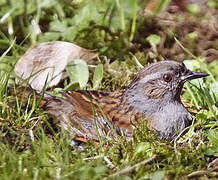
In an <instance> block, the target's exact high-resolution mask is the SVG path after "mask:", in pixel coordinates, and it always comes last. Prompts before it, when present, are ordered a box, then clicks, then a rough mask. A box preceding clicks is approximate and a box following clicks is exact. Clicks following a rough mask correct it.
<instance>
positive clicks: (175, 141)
mask: <svg viewBox="0 0 218 180" xmlns="http://www.w3.org/2000/svg"><path fill="white" fill-rule="evenodd" d="M190 127H191V126H188V127H186V128H185V129H183V130H182V132H181V133H180V134H179V135H178V136H177V137H176V138H175V140H174V146H173V147H174V151H175V153H178V151H177V148H176V143H177V141H178V139H179V138H180V137H181V136H182V135H183V133H184V132H185V131H187V130H188V129H189V128H190Z"/></svg>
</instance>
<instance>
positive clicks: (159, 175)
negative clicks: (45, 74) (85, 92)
mask: <svg viewBox="0 0 218 180" xmlns="http://www.w3.org/2000/svg"><path fill="white" fill-rule="evenodd" d="M23 2H24V1H22V0H20V4H19V3H17V1H11V2H10V3H9V4H8V3H6V2H5V1H0V7H1V9H0V23H1V26H0V37H1V39H0V53H1V57H0V154H1V156H0V179H34V180H36V179H81V180H83V179H87V180H88V179H103V178H105V179H125V180H129V179H163V178H164V177H165V178H166V179H182V178H183V179H186V178H187V175H188V174H190V173H192V172H195V171H199V170H208V174H207V176H205V178H206V177H211V178H214V179H215V176H217V174H215V172H214V171H212V169H211V168H209V167H208V165H209V163H210V162H211V161H213V160H214V159H215V158H217V157H218V145H217V142H218V133H217V132H218V131H217V130H218V112H217V106H218V84H217V81H218V74H217V72H218V61H217V60H216V59H214V60H213V61H212V62H211V63H208V62H206V61H205V60H204V58H202V57H200V54H197V55H196V56H193V55H192V53H193V51H192V50H193V49H191V50H190V49H189V47H187V46H188V44H183V46H184V47H185V48H184V50H185V51H186V52H185V51H183V55H184V57H187V56H189V57H191V56H192V58H193V59H195V60H192V61H185V63H186V65H187V66H188V67H189V68H190V69H192V70H195V71H204V72H207V73H209V74H210V76H209V77H207V78H206V79H205V80H197V81H193V82H192V83H189V84H186V86H185V88H184V93H183V98H185V99H186V100H187V101H188V102H189V104H190V107H189V110H190V111H195V113H193V115H194V116H195V119H194V121H193V123H192V126H191V127H190V129H189V131H188V133H186V134H185V135H184V136H181V137H180V138H178V140H177V141H176V142H174V143H173V142H166V141H160V140H158V139H156V138H155V135H154V134H153V133H152V132H150V131H149V130H148V129H147V126H146V123H139V124H138V126H137V128H136V129H135V132H134V138H133V140H131V141H127V140H126V139H125V137H121V138H120V139H119V141H113V140H111V141H109V142H108V144H106V145H103V146H102V145H96V144H94V142H92V141H90V142H88V143H87V144H82V145H81V146H80V147H81V148H79V147H77V146H71V143H72V142H71V139H70V137H69V135H68V134H67V133H65V134H61V131H60V128H59V127H58V124H56V123H55V122H53V121H52V120H51V118H49V116H48V115H47V114H46V113H45V112H44V111H43V110H42V109H40V108H39V107H38V102H37V99H36V97H33V98H32V99H28V98H26V97H23V101H26V102H27V103H24V102H23V101H22V98H20V97H18V96H16V95H9V93H8V89H9V87H10V89H11V88H13V89H14V90H15V91H16V90H18V88H19V87H18V86H17V85H15V81H14V79H15V75H14V72H13V67H14V64H15V63H16V61H17V60H18V59H19V57H20V56H21V55H22V54H23V53H24V52H25V51H26V50H27V47H29V46H30V45H32V44H34V43H36V42H42V41H47V40H57V39H60V40H67V41H70V42H76V43H77V44H79V45H83V46H84V47H89V48H92V49H95V48H96V49H98V50H99V52H100V55H104V56H106V57H102V56H100V57H99V62H101V63H102V64H103V66H104V76H103V80H102V82H101V84H99V82H98V86H97V89H103V90H112V91H113V90H120V89H123V88H124V86H127V85H128V83H129V82H130V81H131V79H132V78H133V76H134V74H135V73H136V72H137V71H138V70H139V69H140V64H142V65H146V64H147V62H148V61H155V60H160V59H162V54H161V53H160V52H159V51H158V45H159V43H160V42H159V40H161V38H162V37H161V36H160V34H158V33H156V32H153V31H151V30H149V27H148V26H147V25H148V24H149V23H151V22H153V23H154V24H155V21H156V20H154V19H153V18H154V17H147V19H146V21H145V22H144V20H142V19H143V18H142V15H141V14H140V12H141V10H142V9H143V8H144V7H145V6H146V3H144V4H142V5H143V6H142V5H141V6H139V3H140V1H134V2H133V1H122V0H119V1H118V0H117V1H112V0H106V1H104V3H102V4H101V3H100V4H99V1H97V0H96V1H94V3H95V4H94V3H93V4H89V3H87V1H85V0H84V1H81V2H79V1H78V2H77V3H76V2H73V3H72V2H70V1H53V2H55V6H54V4H52V1H45V2H46V3H47V4H46V3H45V4H41V6H39V4H35V3H34V2H28V3H26V5H24V4H22V3H23ZM164 2H165V3H166V2H167V1H164ZM212 2H213V4H214V3H215V5H216V1H210V3H212ZM96 5H98V7H99V8H100V9H99V11H97V10H96V9H95V6H96ZM161 6H164V5H163V4H162V5H160V7H157V8H156V9H155V10H154V14H157V13H158V12H159V11H158V9H164V7H161ZM23 7H26V11H25V8H23ZM87 12H90V14H89V15H88V17H87ZM6 15H8V18H7V19H5V20H4V19H3V17H5V16H6ZM30 15H31V17H32V20H34V21H35V23H36V24H35V25H34V26H33V24H31V19H29V17H30ZM190 16H194V17H192V18H196V17H195V16H196V15H195V14H194V15H192V14H190ZM3 20H4V22H2V21H3ZM77 20H78V21H79V22H83V23H79V24H76V22H77ZM95 20H96V21H95ZM97 20H98V21H97ZM17 21H19V23H17ZM199 22H200V21H199ZM146 23H147V24H146ZM154 24H152V26H153V25H154ZM37 26H39V27H40V28H41V29H42V30H43V32H42V33H40V34H37V31H36V30H37ZM143 27H146V28H147V31H146V34H147V35H146V37H144V34H143V35H141V36H140V38H141V39H140V41H137V39H138V38H139V34H137V30H139V29H140V28H143ZM31 28H33V29H31ZM162 28H163V29H164V27H162ZM8 30H11V31H9V32H11V33H8ZM12 30H13V31H12ZM171 30H172V31H174V32H175V29H171ZM162 32H163V33H166V32H165V31H162ZM154 34H155V35H154ZM175 35H176V32H175ZM147 37H150V38H149V41H147V40H146V38H147ZM151 37H152V38H151ZM177 37H178V35H177ZM166 38H169V37H168V34H167V35H166ZM178 39H180V37H178ZM157 40H158V41H157ZM168 41H172V39H170V38H169V39H168ZM134 42H136V44H137V43H139V42H140V43H141V44H142V45H145V47H146V48H147V51H143V50H142V49H139V50H138V51H136V52H135V51H134V50H132V49H131V48H133V49H134V47H133V46H134ZM179 42H180V41H178V43H179ZM174 43H176V42H174ZM192 43H194V41H193V42H192ZM186 45H187V46H186ZM193 47H195V46H193ZM170 48H171V47H169V49H170ZM186 48H187V49H186ZM129 49H131V53H129ZM173 50H175V49H173V48H172V51H173ZM109 58H111V59H112V60H111V62H109ZM175 59H176V56H175ZM96 64H97V63H96ZM101 73H102V72H101ZM96 76H97V75H96ZM92 77H93V71H91V73H90V79H89V82H88V84H87V85H86V87H85V89H92V87H93V85H92ZM98 78H99V79H101V78H102V77H97V78H96V77H95V79H98ZM93 79H94V78H93ZM99 79H98V80H99ZM93 81H94V80H93ZM99 81H100V80H99ZM65 85H66V86H67V85H68V84H65ZM54 94H55V92H54ZM24 99H25V100H24ZM84 148H85V150H81V149H84ZM151 158H153V159H152V160H151V161H149V162H147V163H145V161H146V160H150V159H151Z"/></svg>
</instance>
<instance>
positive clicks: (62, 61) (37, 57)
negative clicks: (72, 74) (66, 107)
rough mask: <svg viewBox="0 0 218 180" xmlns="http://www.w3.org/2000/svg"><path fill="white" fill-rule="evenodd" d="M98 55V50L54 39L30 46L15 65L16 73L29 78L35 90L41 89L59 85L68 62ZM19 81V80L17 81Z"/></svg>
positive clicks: (89, 58) (87, 59)
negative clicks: (46, 86)
mask: <svg viewBox="0 0 218 180" xmlns="http://www.w3.org/2000/svg"><path fill="white" fill-rule="evenodd" d="M96 56H97V53H96V51H93V50H88V49H84V48H81V47H79V46H77V45H75V44H73V43H69V42H64V41H54V42H46V43H41V44H38V45H36V46H34V47H32V48H30V49H29V50H28V51H27V52H26V53H25V54H24V55H23V56H22V57H21V58H20V59H19V60H18V62H17V64H16V65H15V69H14V71H15V73H16V75H17V76H18V77H20V78H21V79H24V80H25V79H28V82H29V84H30V85H31V87H32V88H33V89H35V90H38V91H41V90H42V89H43V87H44V85H45V83H46V80H47V85H48V87H52V86H55V85H57V84H58V83H59V82H60V80H61V78H62V76H63V71H64V70H65V68H66V66H67V64H68V62H70V61H72V60H74V59H83V60H85V61H89V60H91V59H93V58H95V57H96ZM16 82H17V83H19V80H18V79H17V81H16Z"/></svg>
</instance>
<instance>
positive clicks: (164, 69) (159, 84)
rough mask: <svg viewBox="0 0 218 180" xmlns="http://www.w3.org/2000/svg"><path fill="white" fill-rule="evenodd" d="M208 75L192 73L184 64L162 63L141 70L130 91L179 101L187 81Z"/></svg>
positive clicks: (151, 97) (152, 97)
mask: <svg viewBox="0 0 218 180" xmlns="http://www.w3.org/2000/svg"><path fill="white" fill-rule="evenodd" d="M207 75H208V74H207V73H201V72H192V71H191V70H189V69H187V68H186V67H185V65H184V64H183V63H178V62H175V61H160V62H156V63H153V64H150V65H148V66H147V67H145V68H144V69H143V70H141V71H140V72H139V73H138V74H137V75H136V77H135V78H134V80H133V81H132V83H131V84H130V86H129V89H135V90H136V93H137V90H139V91H140V92H141V93H142V94H144V95H145V96H147V97H148V98H150V99H157V100H158V99H160V100H161V99H168V100H173V99H178V98H179V97H180V94H181V90H182V87H183V85H184V83H185V82H186V81H187V80H192V79H197V78H202V77H205V76H207Z"/></svg>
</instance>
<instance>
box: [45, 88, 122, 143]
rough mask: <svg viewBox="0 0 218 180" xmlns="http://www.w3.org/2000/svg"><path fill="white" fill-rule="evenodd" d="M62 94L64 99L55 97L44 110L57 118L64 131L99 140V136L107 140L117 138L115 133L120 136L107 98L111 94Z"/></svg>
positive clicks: (91, 92)
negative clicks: (107, 138)
mask: <svg viewBox="0 0 218 180" xmlns="http://www.w3.org/2000/svg"><path fill="white" fill-rule="evenodd" d="M62 94H63V96H64V98H54V97H53V99H50V101H49V102H48V103H47V104H46V106H44V108H45V110H46V111H47V112H48V113H50V114H52V115H54V116H56V117H57V119H59V120H60V122H61V126H62V127H63V129H65V130H66V129H67V130H68V131H69V132H70V133H71V134H72V136H75V137H77V139H78V137H79V139H81V137H84V138H89V139H94V140H98V135H100V136H101V137H102V138H106V137H109V136H110V137H113V136H116V135H115V133H114V131H115V132H116V133H117V134H120V130H119V128H118V127H117V126H115V125H114V124H113V122H112V118H111V114H110V113H109V107H108V105H109V102H107V101H106V98H105V97H106V96H107V95H109V94H110V93H105V92H97V91H71V92H62ZM113 103H114V104H117V103H115V102H113ZM106 104H107V106H106ZM94 114H95V115H94ZM111 135H112V136H111Z"/></svg>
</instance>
